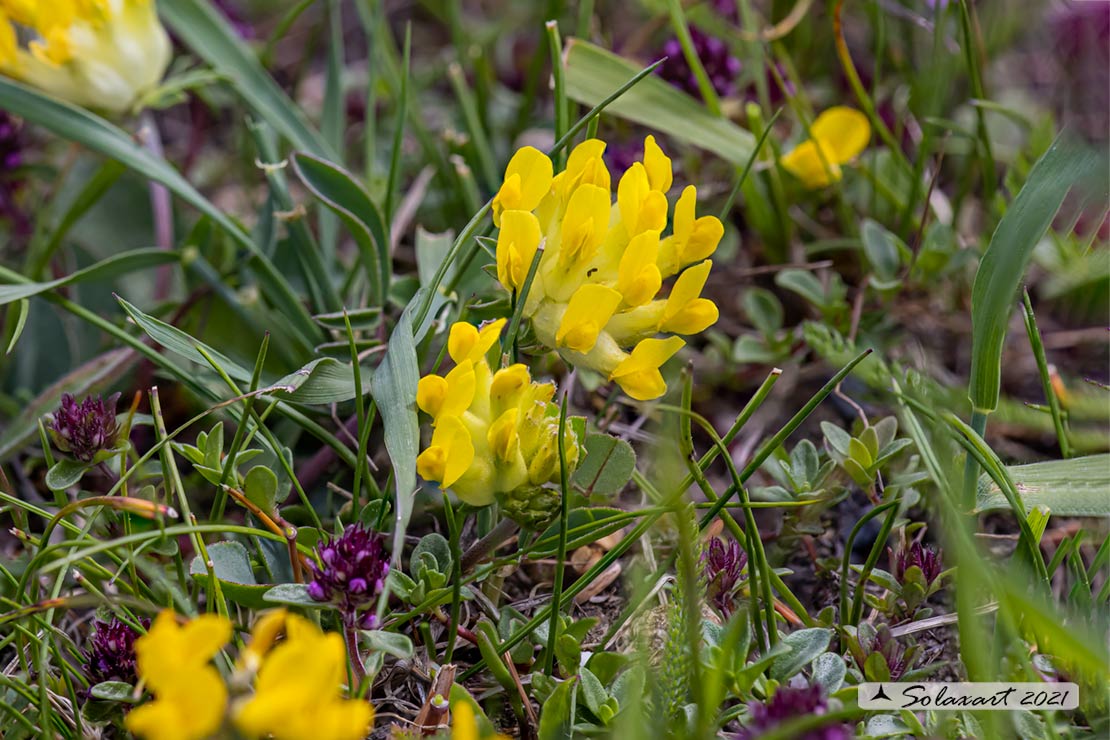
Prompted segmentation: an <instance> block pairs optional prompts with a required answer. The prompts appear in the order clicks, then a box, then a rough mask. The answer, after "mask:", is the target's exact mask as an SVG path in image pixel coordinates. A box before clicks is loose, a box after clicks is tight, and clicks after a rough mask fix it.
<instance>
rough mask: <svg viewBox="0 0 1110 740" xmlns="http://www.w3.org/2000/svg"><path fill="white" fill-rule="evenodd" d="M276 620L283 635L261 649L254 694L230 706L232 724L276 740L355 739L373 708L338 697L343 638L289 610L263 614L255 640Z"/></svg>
mask: <svg viewBox="0 0 1110 740" xmlns="http://www.w3.org/2000/svg"><path fill="white" fill-rule="evenodd" d="M279 620H283V621H284V628H285V639H284V640H283V641H282V642H280V643H278V644H277V645H276V646H274V647H272V648H269V646H263V645H259V646H258V647H259V648H263V647H266V648H268V649H266V650H265V657H264V659H263V661H262V667H261V669H260V670H259V671H258V678H257V680H256V681H255V693H254V696H252V697H250V698H249V699H246V700H245V701H243V702H242V703H240V704H239V705H238V706H237V707H236V709H235V712H234V714H235V726H236V728H238V729H239V731H240V732H242V733H243V734H244V735H247V736H248V737H273V738H275V740H315V739H316V738H329V740H360V739H361V738H363V737H365V736H366V735H367V733H368V732H369V730H370V723H371V721H372V720H373V718H374V710H373V709H372V708H371V707H370V704H369V702H366V701H363V700H361V699H345V698H343V686H344V684H345V683H346V680H347V651H346V649H345V648H344V645H343V638H342V637H340V636H339V635H338V634H337V633H334V632H327V633H325V632H321V631H320V628H319V627H317V626H316V625H315V624H313V623H312V622H310V621H308V620H307V619H304V618H303V617H300V616H297V615H296V614H292V613H285V612H281V613H280V615H278V614H273V615H270V616H269V618H266V617H264V618H263V620H260V621H259V623H258V624H257V625H256V627H255V634H254V639H253V640H252V647H253V646H254V642H255V641H263V642H264V641H266V640H271V641H272V640H273V639H274V637H275V627H276V626H277V625H278V622H279Z"/></svg>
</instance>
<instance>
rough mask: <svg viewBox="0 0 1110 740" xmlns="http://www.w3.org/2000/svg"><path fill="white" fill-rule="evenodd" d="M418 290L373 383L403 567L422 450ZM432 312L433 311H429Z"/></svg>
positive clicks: (396, 560) (396, 554) (397, 556)
mask: <svg viewBox="0 0 1110 740" xmlns="http://www.w3.org/2000/svg"><path fill="white" fill-rule="evenodd" d="M423 293H424V291H423V290H420V291H419V292H417V294H416V295H415V296H414V297H413V299H412V300H411V301H409V304H408V306H406V307H405V311H404V313H402V314H401V320H400V321H398V322H397V326H396V327H395V328H394V329H393V334H392V336H390V338H389V348H388V349H387V350H386V353H385V357H384V358H382V362H381V364H380V365H378V369H377V371H375V373H374V378H373V380H372V381H371V382H370V393H371V394H372V395H373V397H374V400H375V401H376V402H377V404H378V413H380V414H381V416H382V425H383V427H384V428H385V449H386V451H387V452H388V453H389V460H390V462H391V463H392V465H393V480H394V485H395V488H396V497H395V498H394V503H393V507H394V508H393V511H394V515H393V521H394V526H393V567H394V568H398V569H399V568H400V564H401V554H402V552H403V551H404V548H405V530H406V529H407V528H408V524H409V517H410V516H411V515H412V498H413V494H414V493H415V492H416V456H417V454H418V453H419V452H420V450H419V447H420V423H419V421H418V420H417V418H416V384H417V382H418V381H419V380H420V366H419V365H418V364H417V359H416V340H415V337H414V334H413V327H412V314H413V311H415V310H416V307H417V306H419V305H420V302H421V300H422V299H423ZM429 313H430V312H429Z"/></svg>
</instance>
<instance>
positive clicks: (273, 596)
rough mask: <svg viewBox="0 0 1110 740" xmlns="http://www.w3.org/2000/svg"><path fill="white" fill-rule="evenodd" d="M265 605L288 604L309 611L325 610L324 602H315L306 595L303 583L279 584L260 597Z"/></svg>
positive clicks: (326, 605)
mask: <svg viewBox="0 0 1110 740" xmlns="http://www.w3.org/2000/svg"><path fill="white" fill-rule="evenodd" d="M262 598H263V600H264V601H265V602H266V603H267V604H288V605H289V606H301V607H306V608H309V609H325V608H327V607H328V604H327V603H326V602H322V601H316V599H314V598H312V597H311V596H309V595H308V586H307V585H306V584H304V583H279V584H278V585H276V586H274V587H273V588H271V589H269V590H268V591H266V594H265V595H264V596H263V597H262Z"/></svg>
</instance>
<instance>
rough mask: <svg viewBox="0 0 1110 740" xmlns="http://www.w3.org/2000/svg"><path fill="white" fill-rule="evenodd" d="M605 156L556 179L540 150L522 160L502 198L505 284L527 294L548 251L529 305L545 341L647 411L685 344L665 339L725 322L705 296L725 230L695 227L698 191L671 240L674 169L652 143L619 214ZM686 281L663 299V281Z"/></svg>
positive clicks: (587, 152)
mask: <svg viewBox="0 0 1110 740" xmlns="http://www.w3.org/2000/svg"><path fill="white" fill-rule="evenodd" d="M604 151H605V143H604V142H602V141H599V140H597V139H589V140H587V141H584V142H582V143H581V144H579V145H578V146H577V147H575V148H574V150H573V151H571V153H570V156H569V157H568V159H567V167H566V169H565V170H564V171H563V172H560V173H559V174H557V175H555V174H553V173H552V165H551V160H550V159H548V157H547V156H546V155H545V154H543V153H542V152H540V151H538V150H536V149H533V148H531V147H524V148H523V149H521V150H520V151H518V152H517V153H516V154H515V155H514V156H513V158H512V160H510V162H509V166H508V168H507V170H506V172H505V183H504V185H502V186H501V190H500V191H498V193H497V196H496V197H495V198H494V221H495V222H496V223H497V224H498V225H499V226H500V232H499V234H498V237H497V275H498V279H499V280H500V281H501V284H502V285H503V286H504V287H505V289H506V290H509V291H511V292H513V293H514V294H516V293H519V292H520V291H521V290H522V289H523V288H524V283H525V281H526V279H527V275H528V270H529V268H530V266H531V264H532V261H533V259H534V258H535V255H536V253H537V251H538V250H539V249H540V248H541V246H542V248H543V256H542V257H541V258H540V264H539V269H538V271H537V273H536V277H535V279H534V280H533V282H532V285H531V288H530V289H529V292H528V297H527V300H526V302H525V306H524V314H525V315H526V316H528V317H529V318H531V320H532V326H533V328H534V329H535V331H536V336H537V337H538V338H539V339H540V341H542V342H543V343H544V344H545V345H547V346H548V347H551V348H552V349H555V350H557V351H558V352H559V354H560V355H562V357H563V359H564V360H566V361H567V362H569V363H571V364H573V365H577V366H581V367H587V368H590V369H592V370H596V371H598V372H601V373H603V374H604V375H605V376H606V377H607V378H608V379H609V380H613V381H616V382H617V383H618V384H619V385H620V386H621V388H623V389H624V391H625V393H627V394H628V395H630V396H632V397H633V398H635V399H638V400H649V399H652V398H658V397H659V396H661V395H663V393H665V392H666V389H667V386H666V383H664V381H663V376H662V374H661V373H660V372H659V367H660V366H661V365H662V363H663V362H665V361H666V360H667V359H669V358H670V357H671V356H672V355H673V354H674V353H675V352H677V351H678V349H680V348H681V347H682V346H683V345H684V344H685V342H684V341H683V340H682V339H679V338H677V337H670V338H669V339H667V340H658V339H655V335H656V334H658V333H659V332H664V333H670V334H682V335H691V334H697V333H699V332H702V331H704V330H705V329H707V328H708V327H710V326H712V325H713V324H714V323H715V322H716V321H717V315H718V313H717V306H716V305H715V304H714V303H713V302H712V301H711V300H709V299H706V298H702V297H701V290H702V287H703V286H704V285H705V280H706V278H707V277H708V275H709V270H710V268H711V267H712V263H711V262H710V261H709V260H708V257H709V256H710V255H712V254H713V252H714V251H715V250H716V248H717V244H718V243H719V242H720V240H721V236H722V235H723V234H724V227H723V226H722V225H721V222H720V220H718V219H717V218H715V217H713V216H702V217H701V218H698V217H697V216H696V213H695V207H696V201H697V189H696V188H694V186H692V185H691V186H688V187H686V188H685V189H684V190H683V191H682V194H681V195H680V197H679V198H678V200H677V201H676V202H675V206H674V217H673V220H672V226H671V234H670V235H669V236H666V237H664V236H663V231H664V230H665V229H666V227H667V214H668V211H669V210H670V205H669V203H668V200H667V192H668V191H669V190H670V189H671V185H672V182H673V179H674V177H673V173H672V171H671V160H670V159H669V158H668V157H667V156H666V155H665V154H664V153H663V150H662V149H660V148H659V145H658V144H656V143H655V138H654V137H652V136H648V137H647V139H645V141H644V155H643V161H641V162H636V163H634V164H633V165H632V166H631V167H629V168H628V169H627V170H626V171H625V172H624V174H623V175H622V176H621V178H620V181H619V182H618V184H617V197H616V202H615V203H614V202H613V197H612V193H611V189H610V187H611V181H610V175H609V170H608V168H607V167H606V166H605V163H604V161H603V160H602V154H603V153H604ZM687 268H688V269H687ZM683 270H685V272H683ZM680 273H681V274H680ZM676 274H679V278H678V280H677V282H676V283H675V284H674V286H673V287H672V288H671V290H670V297H666V296H661V295H660V293H661V291H662V290H663V283H664V281H665V280H667V279H668V278H670V277H671V276H673V275H676ZM648 340H651V342H649V343H648V344H646V345H645V344H644V343H645V342H648ZM655 342H663V343H662V344H654V343H655ZM641 345H643V346H644V349H642V350H640V351H639V352H637V351H636V350H637V349H638V348H639V347H640V346H641ZM653 363H654V364H653Z"/></svg>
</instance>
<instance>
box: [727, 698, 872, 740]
mask: <svg viewBox="0 0 1110 740" xmlns="http://www.w3.org/2000/svg"><path fill="white" fill-rule="evenodd" d="M748 710H749V711H750V712H751V719H750V720H749V722H748V727H747V729H746V730H745V731H744V732H742V733H741V734H740V737H741V740H755V739H756V738H758V737H760V736H761V735H762V734H763V733H764V732H765V731H767V730H769V729H771V728H772V727H774V726H775V725H778V724H780V723H782V722H785V721H786V720H789V719H794V718H796V717H804V716H806V715H814V714H816V715H821V714H825V713H826V712H827V711H828V710H829V704H828V702H827V701H826V700H825V692H824V690H823V689H822V688H821V686H819V685H817V684H814V685H813V686H804V687H801V688H793V687H790V686H780V687H779V688H778V689H777V690H776V691H775V693H774V695H773V696H772V697H771V698H770V699H768V700H767V701H765V702H752V703H751V704H749V705H748ZM795 737H796V738H797V740H849V738H851V737H852V732H851V730H849V729H848V728H847V727H846V726H845V725H843V724H840V723H837V724H831V725H825V726H824V727H819V728H817V729H816V730H810V731H809V732H807V733H805V734H804V735H796V736H795Z"/></svg>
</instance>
